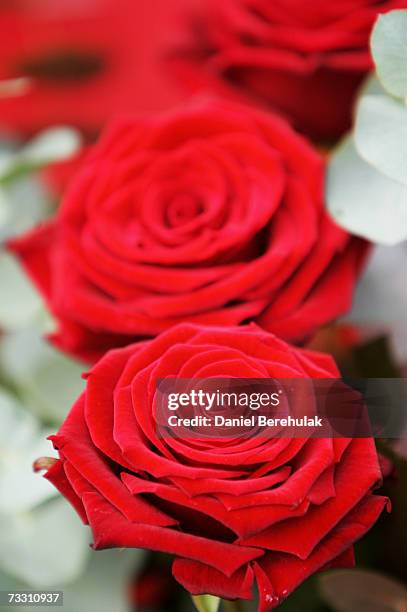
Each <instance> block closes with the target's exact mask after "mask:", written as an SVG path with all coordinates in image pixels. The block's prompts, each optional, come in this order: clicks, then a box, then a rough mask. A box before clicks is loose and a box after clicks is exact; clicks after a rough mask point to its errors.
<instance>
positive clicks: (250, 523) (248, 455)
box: [46, 324, 386, 610]
mask: <svg viewBox="0 0 407 612" xmlns="http://www.w3.org/2000/svg"><path fill="white" fill-rule="evenodd" d="M231 375H232V376H233V377H239V376H240V377H244V378H251V377H254V378H263V377H264V378H269V377H271V378H278V377H290V378H291V377H295V378H298V377H300V378H327V377H336V376H338V371H337V369H336V366H335V364H334V362H333V360H332V359H331V358H330V357H329V356H327V355H324V354H322V353H316V352H311V351H306V350H301V349H296V348H293V347H291V346H290V345H288V344H286V343H285V342H283V341H281V340H279V339H277V338H276V337H275V336H273V335H271V334H268V333H267V332H264V331H263V330H262V329H260V328H259V327H257V326H256V325H251V326H243V327H229V328H220V327H204V326H198V325H193V324H183V325H179V326H177V327H175V328H173V329H171V330H169V331H167V332H164V333H163V334H162V335H161V336H159V337H157V338H155V339H154V340H152V341H148V342H145V343H137V344H133V345H130V346H128V347H126V348H123V349H117V350H115V351H111V352H109V353H107V354H106V355H105V357H104V358H103V359H102V360H101V361H100V362H99V363H98V364H97V365H96V366H94V367H93V369H92V370H91V372H90V374H89V375H88V382H87V388H86V390H85V392H84V393H83V394H82V396H81V397H80V398H79V400H78V401H77V402H76V404H75V405H74V406H73V408H72V410H71V412H70V414H69V415H68V417H67V419H66V421H65V423H64V424H63V426H62V428H61V430H60V432H59V433H58V435H56V436H52V437H51V439H52V440H53V442H54V445H55V447H56V448H57V449H58V450H59V454H60V461H58V462H57V463H56V464H54V465H53V467H51V469H50V470H49V471H48V472H47V474H46V477H47V478H48V479H49V480H51V481H52V482H53V483H54V485H55V486H56V487H57V488H58V489H59V490H60V491H61V492H62V493H63V494H64V495H65V496H66V497H67V498H68V499H69V500H70V502H71V503H72V504H73V505H74V506H75V508H76V509H77V511H78V512H79V514H80V515H81V517H82V518H83V520H84V522H85V523H89V524H90V526H91V528H92V531H93V538H94V544H93V546H94V548H96V549H103V548H109V547H116V546H117V547H141V548H147V549H151V550H158V551H163V552H166V553H171V554H173V555H175V561H174V564H173V574H174V576H175V578H176V579H177V580H178V581H179V582H180V583H181V584H182V585H184V586H185V588H186V589H187V590H188V591H190V592H191V593H194V594H200V593H212V594H214V595H219V596H221V597H225V598H251V596H252V589H253V583H254V579H256V580H257V584H258V588H259V593H260V609H262V610H265V609H268V608H270V607H274V606H276V605H277V604H278V603H279V602H280V601H281V600H282V599H284V598H285V597H286V596H287V595H288V594H289V593H290V592H291V591H292V590H293V589H295V588H296V587H297V586H298V585H299V584H300V583H301V582H302V581H303V580H305V579H306V578H307V577H308V576H309V575H310V574H312V573H314V572H316V571H318V570H320V569H322V568H326V567H327V566H329V567H332V566H338V565H340V566H343V565H345V566H349V565H351V564H352V562H353V550H352V544H353V543H354V542H355V541H356V540H358V539H359V538H360V537H361V536H362V535H363V534H365V533H366V531H367V530H368V529H369V528H370V527H371V526H372V525H373V523H374V522H375V521H376V519H377V517H378V516H379V514H380V513H381V511H382V509H383V507H384V505H385V503H386V498H384V497H381V496H378V495H372V493H371V491H372V488H373V487H374V486H375V485H376V484H377V483H378V482H379V481H380V478H381V475H380V469H379V465H378V460H377V454H376V450H375V445H374V442H373V440H372V439H344V438H335V439H325V438H323V439H321V438H320V439H311V438H308V439H307V438H297V439H295V438H292V439H288V438H270V439H269V440H265V439H264V437H262V438H250V439H247V440H246V441H243V442H242V439H235V440H234V443H233V441H232V440H231V439H230V438H227V439H224V440H223V442H222V440H220V439H219V438H217V440H216V441H212V442H211V441H209V442H208V439H207V440H206V441H205V444H204V445H202V443H200V442H199V440H198V441H196V440H193V441H191V440H188V441H186V440H182V439H180V438H176V439H174V438H167V439H164V438H159V437H158V436H157V435H156V423H155V418H154V416H155V410H154V405H155V402H154V397H155V392H156V383H157V379H158V378H161V379H162V378H168V377H180V378H185V377H187V378H202V377H206V378H212V377H223V376H226V377H230V376H231ZM209 440H210V439H209Z"/></svg>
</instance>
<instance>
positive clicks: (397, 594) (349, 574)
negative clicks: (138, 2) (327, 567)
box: [319, 570, 407, 612]
mask: <svg viewBox="0 0 407 612" xmlns="http://www.w3.org/2000/svg"><path fill="white" fill-rule="evenodd" d="M319 586H320V591H321V594H322V596H323V599H324V600H325V601H326V603H328V604H329V605H330V606H331V607H332V609H333V610H335V611H336V612H354V611H355V610H358V612H392V611H394V612H399V611H400V610H405V609H406V607H407V590H406V588H405V587H404V586H403V585H402V584H401V583H399V582H397V581H396V580H393V579H391V578H388V577H387V576H384V575H383V574H380V573H378V572H373V571H367V570H337V571H334V572H329V573H326V574H324V575H323V576H321V577H320V579H319Z"/></svg>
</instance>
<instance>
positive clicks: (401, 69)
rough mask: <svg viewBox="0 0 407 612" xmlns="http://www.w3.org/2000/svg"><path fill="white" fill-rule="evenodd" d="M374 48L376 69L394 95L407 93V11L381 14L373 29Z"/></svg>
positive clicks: (402, 95)
mask: <svg viewBox="0 0 407 612" xmlns="http://www.w3.org/2000/svg"><path fill="white" fill-rule="evenodd" d="M371 49H372V55H373V59H374V62H375V64H376V71H377V74H378V77H379V79H380V80H381V82H382V83H383V85H384V87H385V88H386V89H387V90H388V91H389V92H390V93H391V94H392V95H394V96H397V97H400V98H403V97H404V96H406V95H407V11H405V10H398V11H391V12H389V13H386V14H385V15H380V16H379V18H378V20H377V22H376V24H375V26H374V28H373V32H372V37H371Z"/></svg>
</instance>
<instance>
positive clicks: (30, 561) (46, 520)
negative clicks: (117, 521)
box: [0, 497, 91, 588]
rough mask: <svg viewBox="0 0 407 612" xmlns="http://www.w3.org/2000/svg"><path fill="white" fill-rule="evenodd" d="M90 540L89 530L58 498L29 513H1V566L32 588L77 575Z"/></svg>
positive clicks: (50, 585) (72, 578)
mask: <svg viewBox="0 0 407 612" xmlns="http://www.w3.org/2000/svg"><path fill="white" fill-rule="evenodd" d="M90 541H91V536H90V533H89V530H88V529H87V528H86V527H85V526H84V525H83V524H82V523H81V521H80V520H79V519H78V516H77V514H76V513H75V511H74V510H73V508H72V507H71V506H70V505H69V504H68V502H67V501H66V500H64V499H62V498H59V497H58V498H56V499H54V500H51V501H49V502H48V503H46V504H42V505H40V506H37V507H36V508H34V509H33V510H31V511H29V512H24V513H14V514H12V515H10V514H9V515H0V567H1V568H2V569H3V571H5V572H6V573H8V574H10V575H11V576H15V577H17V578H20V579H21V580H24V582H26V583H27V584H29V585H31V586H33V587H35V588H47V587H53V586H54V585H55V584H64V583H68V582H71V581H73V580H75V579H76V578H77V577H78V576H80V575H81V574H82V573H83V571H84V568H85V565H86V562H87V560H88V554H89V542H90Z"/></svg>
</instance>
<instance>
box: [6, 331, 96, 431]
mask: <svg viewBox="0 0 407 612" xmlns="http://www.w3.org/2000/svg"><path fill="white" fill-rule="evenodd" d="M0 365H1V368H2V370H3V372H4V374H5V375H6V376H7V377H8V379H9V380H10V381H11V382H12V383H13V384H14V385H15V386H16V387H17V388H18V391H19V394H20V395H21V397H22V399H23V401H24V404H25V405H27V406H28V407H30V409H32V410H33V411H34V412H35V413H36V414H38V415H39V416H40V417H42V418H43V419H46V420H47V421H52V422H55V423H60V422H61V421H62V419H63V418H64V417H65V416H66V414H67V413H68V411H69V409H70V408H71V406H72V404H73V402H74V401H75V400H76V399H77V397H78V396H79V394H80V393H81V392H82V390H83V388H84V385H85V383H84V381H83V379H82V373H83V371H84V370H85V366H84V364H82V363H79V362H77V361H74V360H72V359H70V358H69V357H66V356H65V355H63V354H62V353H60V352H59V351H57V350H56V349H54V348H53V347H52V346H51V345H50V344H49V343H48V342H47V341H46V340H45V339H43V338H42V337H40V336H39V335H38V333H37V332H36V331H35V330H33V329H26V330H21V331H19V332H18V333H14V334H9V335H8V336H6V337H5V338H4V339H3V342H2V343H1V345H0Z"/></svg>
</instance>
